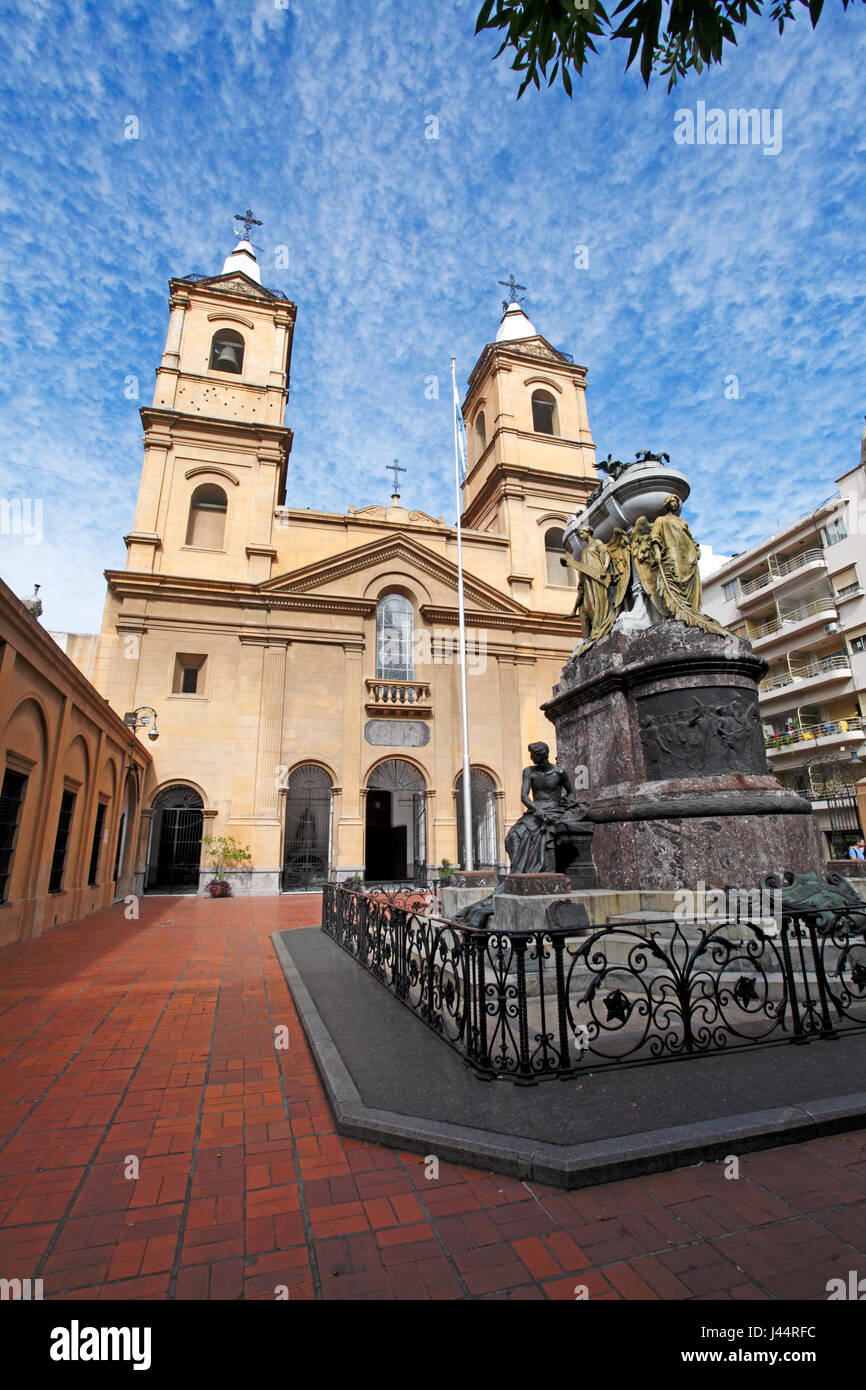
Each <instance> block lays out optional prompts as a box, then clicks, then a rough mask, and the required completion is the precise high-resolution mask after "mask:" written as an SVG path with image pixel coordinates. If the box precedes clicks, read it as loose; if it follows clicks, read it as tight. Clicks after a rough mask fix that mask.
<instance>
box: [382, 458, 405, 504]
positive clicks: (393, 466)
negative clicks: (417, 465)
mask: <svg viewBox="0 0 866 1390" xmlns="http://www.w3.org/2000/svg"><path fill="white" fill-rule="evenodd" d="M385 472H386V473H393V474H394V494H395V496H396V494H397V492H398V490H399V487H400V479H399V478H398V476H397V474H398V473H405V472H406V469H405V468H403V466H402V465H401V464H399V463H398V462H397V460H396V459H395V460H394V462H393V463H389V464H388V466H387V468H386V469H385Z"/></svg>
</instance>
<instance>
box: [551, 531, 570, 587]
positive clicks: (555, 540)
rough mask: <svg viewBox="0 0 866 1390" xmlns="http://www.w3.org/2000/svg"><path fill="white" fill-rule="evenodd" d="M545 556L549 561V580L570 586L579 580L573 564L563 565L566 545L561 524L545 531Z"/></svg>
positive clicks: (560, 585) (558, 584) (561, 585)
mask: <svg viewBox="0 0 866 1390" xmlns="http://www.w3.org/2000/svg"><path fill="white" fill-rule="evenodd" d="M544 558H545V561H546V563H547V582H548V584H556V585H557V586H558V587H560V588H562V587H563V586H564V587H565V588H568V587H569V586H573V585H574V584H576V582H577V574H576V572H575V571H574V570H573V569H572V568H571V565H563V564H562V560H563V559H564V558H565V546H564V544H563V531H562V528H561V527H560V526H553V527H551V529H550V530H549V531H545V533H544Z"/></svg>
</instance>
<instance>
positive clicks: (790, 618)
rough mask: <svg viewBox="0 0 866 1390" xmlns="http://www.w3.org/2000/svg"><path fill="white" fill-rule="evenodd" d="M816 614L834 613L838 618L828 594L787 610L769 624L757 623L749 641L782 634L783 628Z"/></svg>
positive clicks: (833, 603) (834, 605)
mask: <svg viewBox="0 0 866 1390" xmlns="http://www.w3.org/2000/svg"><path fill="white" fill-rule="evenodd" d="M816 613H834V614H835V615H836V617H837V618H838V616H839V615H838V613H836V604H835V602H834V601H833V599H832V598H831V596H830V595H829V594H828V595H827V597H826V598H816V599H813V600H812V602H811V603H803V604H801V605H800V606H799V608H789V609H788V611H787V612H786V613H780V614H779V616H778V618H771V619H770V620H769V622H766V623H759V624H758V625H757V627H753V628H752V630H751V632H750V633H749V640H750V641H752V642H756V641H758V640H760V638H761V637H769V636H771V635H772V633H774V632H782V631H783V629H784V628H786V627H792V626H793V624H794V623H801V622H802V621H803V619H804V618H811V617H814V615H815V614H816ZM747 630H748V624H747Z"/></svg>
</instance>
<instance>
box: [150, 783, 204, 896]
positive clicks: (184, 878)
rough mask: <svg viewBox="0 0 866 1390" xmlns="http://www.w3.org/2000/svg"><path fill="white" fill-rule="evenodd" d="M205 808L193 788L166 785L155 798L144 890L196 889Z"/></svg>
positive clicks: (178, 890)
mask: <svg viewBox="0 0 866 1390" xmlns="http://www.w3.org/2000/svg"><path fill="white" fill-rule="evenodd" d="M203 810H204V807H203V805H202V799H201V797H200V796H199V794H198V792H196V791H193V789H192V787H166V788H165V789H164V790H163V791H161V792H159V794H158V795H157V796H156V798H155V799H154V803H153V811H154V815H153V826H152V829H151V839H150V846H151V849H150V856H149V859H148V866H147V882H146V884H145V891H148V890H149V891H151V892H152V891H155V890H157V889H159V890H160V891H162V892H169V893H177V892H184V891H186V892H190V891H192V892H195V890H196V889H197V888H198V875H199V865H200V863H201V837H202V827H203V824H204V817H203V814H202V813H203Z"/></svg>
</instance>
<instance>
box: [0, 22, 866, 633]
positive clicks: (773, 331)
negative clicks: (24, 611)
mask: <svg viewBox="0 0 866 1390" xmlns="http://www.w3.org/2000/svg"><path fill="white" fill-rule="evenodd" d="M282 3H283V0H276V3H275V0H234V2H233V3H229V0H187V2H186V3H185V2H184V0H146V3H137V2H136V0H127V3H118V2H117V0H107V2H106V0H100V3H99V4H98V5H97V4H87V3H82V0H69V3H68V4H60V3H59V0H51V3H48V0H26V3H20V4H19V3H15V2H14V0H13V3H11V4H10V3H8V0H7V3H6V4H5V5H4V8H3V10H2V15H0V26H2V38H3V47H4V50H5V52H6V59H5V62H4V65H3V70H2V75H0V85H2V109H3V113H4V114H3V136H4V139H3V144H4V155H3V160H2V170H3V172H2V184H0V195H2V207H3V212H4V218H3V229H4V242H5V245H4V255H3V258H2V272H0V273H2V276H3V281H4V285H3V304H4V307H5V310H6V312H5V315H4V316H3V324H2V329H0V334H2V336H0V351H2V354H3V362H4V370H3V372H2V373H0V403H2V414H0V433H2V438H0V498H2V497H6V498H9V499H14V498H20V499H27V498H30V499H33V500H35V499H42V503H43V516H44V522H43V526H44V539H43V541H42V543H41V544H31V543H29V538H27V537H25V536H23V535H14V534H2V535H0V575H2V576H3V578H4V579H5V580H6V582H7V583H9V584H10V585H11V587H12V588H13V589H15V590H16V592H18V593H21V594H24V593H29V592H30V591H31V590H32V586H33V583H34V581H35V582H41V584H42V585H43V598H44V602H45V614H44V618H43V621H44V623H45V624H46V626H48V627H52V628H67V629H71V630H73V631H95V630H97V629H98V625H99V622H100V619H101V612H102V603H103V595H104V580H103V578H102V571H103V570H104V569H105V568H106V567H109V568H113V567H122V566H123V564H124V561H125V549H124V546H123V541H122V537H123V535H124V533H125V532H126V531H128V530H129V529H130V527H131V525H132V520H133V514H134V509H135V501H136V495H137V489H138V480H139V472H140V466H141V426H140V421H139V418H138V407H139V405H141V404H149V402H150V399H151V396H152V389H153V372H154V368H155V366H156V363H157V361H158V360H159V356H160V353H161V351H162V346H163V342H164V338H165V331H166V327H167V321H168V308H167V282H168V279H169V277H170V276H171V275H184V274H187V273H188V272H191V271H200V272H204V273H217V272H218V271H219V270H220V269H221V267H222V262H223V259H224V257H225V256H226V254H227V253H228V251H229V250H230V249H231V246H232V244H233V225H234V224H233V222H232V214H233V213H235V212H237V211H241V210H243V209H244V208H246V207H247V206H248V205H251V206H252V207H253V209H254V211H255V212H256V215H257V216H258V217H260V218H261V219H262V221H263V223H264V225H263V227H261V228H260V229H257V234H256V236H255V237H254V240H255V241H256V242H257V244H258V245H259V246H261V247H262V254H261V255H260V257H259V259H260V262H261V264H262V269H263V279H264V281H265V283H266V284H269V285H272V286H275V287H277V288H280V289H282V290H284V291H285V292H286V293H287V294H288V295H289V297H290V298H292V299H293V300H295V302H296V303H297V305H298V320H297V327H296V333H295V348H294V356H293V371H292V396H291V400H290V403H289V411H288V415H287V423H288V424H290V425H291V427H292V429H293V430H294V432H295V444H294V449H293V452H292V456H291V462H290V472H289V494H288V500H289V502H290V503H291V504H293V505H297V506H307V505H311V506H316V507H326V508H328V509H333V510H338V511H343V510H345V509H346V507H347V506H349V505H358V506H363V505H366V504H368V503H370V502H375V501H384V500H387V495H388V492H389V475H387V474H386V473H385V471H384V470H385V466H386V465H387V464H388V463H390V462H391V460H392V458H394V457H395V456H396V457H399V459H400V461H401V463H403V464H404V465H406V466H407V468H408V473H407V474H406V475H405V476H404V477H403V478H402V479H401V482H402V485H403V486H402V492H403V498H404V501H405V502H406V503H407V504H408V505H410V506H414V507H419V508H422V509H423V510H426V511H429V512H432V513H433V514H434V515H439V514H443V515H445V516H446V517H447V518H448V519H449V520H451V519H453V510H454V508H453V487H452V483H451V473H450V470H451V468H452V455H451V447H452V444H451V432H450V419H449V404H448V390H447V377H448V372H449V358H450V354H451V353H452V352H454V353H455V354H456V357H457V366H458V374H459V384H460V387H461V391H462V389H463V387H464V386H465V381H466V377H467V376H468V373H469V371H470V370H471V368H472V365H473V364H474V362H475V360H476V358H477V357H478V355H479V353H480V352H481V350H482V348H483V346H484V343H485V342H487V341H488V340H489V339H491V338H492V337H493V336H494V334H495V331H496V326H497V323H498V319H499V313H500V297H501V294H502V291H501V290H500V288H499V286H498V284H497V281H499V280H501V279H505V278H506V277H507V276H508V275H509V274H510V273H512V272H513V273H514V275H515V276H516V278H517V279H518V280H519V281H520V282H521V283H522V284H524V285H526V286H528V289H529V296H528V299H527V304H526V308H527V311H528V312H529V314H530V316H531V318H532V319H533V322H534V323H535V324H536V326H537V328H538V330H539V331H540V332H542V333H544V334H545V336H546V337H547V338H549V339H550V341H551V342H553V343H554V344H556V345H557V346H559V347H562V348H564V349H565V350H566V351H569V352H571V353H573V354H574V356H575V358H576V360H577V361H578V362H581V363H584V364H585V365H586V366H587V367H588V368H589V378H588V381H589V391H588V404H589V413H590V424H591V426H592V429H593V433H594V437H595V440H596V444H597V445H598V448H599V452H600V455H601V456H602V457H603V456H605V455H606V454H608V453H612V454H613V455H614V457H620V458H631V457H632V456H633V454H634V451H635V450H636V449H639V448H644V447H647V448H653V449H656V450H661V449H664V450H666V451H667V452H668V453H669V454H670V456H671V462H672V464H673V465H674V466H675V467H678V468H680V469H682V471H684V472H685V473H686V474H687V475H688V476H689V478H690V480H691V483H692V498H691V500H690V503H689V508H688V516H689V519H690V522H691V525H692V530H693V531H694V533H695V534H696V536H697V537H698V538H699V539H700V540H701V541H702V543H703V544H704V545H705V546H711V547H712V549H713V550H714V551H715V552H716V553H718V554H729V553H731V552H732V551H736V550H739V549H742V548H743V546H744V545H746V544H747V543H749V542H750V541H754V540H756V539H758V538H760V537H761V536H763V535H765V534H768V533H770V532H772V531H774V530H776V529H777V528H778V526H779V525H780V524H781V523H783V522H784V521H786V520H787V519H789V518H791V517H793V516H796V515H798V514H799V513H801V512H804V511H806V510H808V509H809V508H810V507H811V506H813V505H815V504H817V503H818V502H819V501H821V500H822V499H823V498H824V497H826V496H827V495H829V494H830V493H832V492H833V490H834V479H835V478H836V477H837V476H838V475H839V474H840V473H841V472H843V471H844V470H845V469H846V468H850V467H853V466H854V465H855V464H856V462H857V459H858V457H859V440H860V434H861V430H862V425H863V416H864V412H866V382H864V338H866V333H864V330H866V266H864V259H866V249H864V248H866V197H864V187H866V179H864V150H866V103H864V100H863V73H864V71H866V14H864V11H863V7H862V6H861V5H855V6H853V7H852V8H851V9H850V10H849V11H848V13H843V12H842V10H841V6H840V5H839V4H838V2H837V0H833V2H832V3H831V4H830V5H829V6H828V7H827V9H826V10H825V14H824V16H823V17H822V19H821V21H820V23H819V25H818V28H817V30H816V31H815V33H814V34H813V33H812V31H811V28H810V26H809V24H808V21H807V20H805V19H803V20H801V21H798V22H797V23H796V24H795V25H794V26H792V28H791V29H790V30H789V31H787V32H786V34H785V35H784V36H783V37H782V38H781V39H779V38H777V36H776V33H775V30H774V28H773V26H772V24H771V22H770V20H769V19H766V20H761V21H757V22H754V21H752V22H751V23H750V25H749V31H750V32H748V33H747V35H746V37H745V38H744V39H743V40H742V41H741V43H740V47H739V48H738V50H736V51H735V52H733V53H732V55H731V56H730V57H728V58H727V59H726V61H725V63H724V66H723V67H722V68H720V69H718V68H717V69H714V70H712V71H711V72H709V73H706V74H704V75H702V76H694V75H693V76H691V77H689V79H688V80H686V81H685V82H684V83H681V85H680V86H679V87H678V88H677V89H676V90H675V91H674V92H673V93H672V94H670V95H668V94H667V93H666V91H665V84H664V82H663V81H662V82H658V83H654V84H653V87H652V88H651V90H650V92H649V93H647V92H646V91H645V89H644V87H643V84H642V82H641V80H640V78H639V76H638V75H637V73H636V71H632V72H629V73H627V74H626V73H624V72H623V66H624V61H625V52H626V46H625V45H622V44H620V45H615V46H614V45H605V46H604V47H603V50H602V52H601V53H600V54H599V55H598V57H597V58H595V59H593V60H592V61H591V63H590V65H589V71H588V73H587V75H586V77H585V78H584V79H582V80H581V81H580V82H579V83H577V84H576V95H575V98H574V100H572V101H569V100H568V98H567V97H565V95H564V94H563V93H562V90H561V89H560V88H556V89H553V90H542V91H541V92H540V93H539V92H534V91H533V92H531V93H527V94H526V95H525V96H524V97H523V98H522V99H521V101H520V102H517V101H516V100H515V98H516V93H517V87H518V84H519V78H518V76H517V75H516V74H515V73H513V72H511V70H510V68H509V66H508V63H507V61H505V60H504V58H503V59H499V60H498V61H497V62H495V63H492V62H491V58H492V55H493V53H494V52H495V50H496V47H497V46H498V45H497V41H496V39H495V38H494V37H493V36H492V35H485V36H480V37H478V38H475V37H474V36H473V29H474V20H475V14H476V12H477V9H478V4H479V0H438V3H436V4H435V5H433V4H424V5H419V4H418V3H417V0H286V3H287V8H279V7H278V6H279V5H280V4H282ZM699 100H702V101H705V102H706V103H707V105H708V106H718V107H721V108H724V109H728V108H730V107H757V108H768V109H776V108H779V109H781V111H782V148H781V152H780V153H779V154H778V155H777V156H771V155H770V156H768V155H764V154H763V152H762V149H761V147H760V146H753V145H748V146H738V145H734V146H710V145H697V144H695V145H692V146H685V145H679V144H677V143H676V142H675V140H674V129H675V112H676V111H677V110H678V109H681V108H685V107H689V108H691V109H695V107H696V103H697V102H698V101H699ZM130 115H133V116H135V117H136V118H137V120H138V122H139V138H138V139H136V140H130V139H126V138H124V128H125V121H126V118H127V117H128V116H130ZM431 116H433V117H435V118H436V120H437V121H438V139H436V140H432V139H428V138H426V135H427V131H428V130H430V128H431V126H430V122H429V120H428V118H429V117H431ZM280 246H286V247H288V255H289V264H288V267H287V268H285V269H283V268H276V254H277V253H276V250H275V248H278V247H280ZM579 246H585V247H586V248H587V250H588V259H589V265H588V267H586V268H579V267H577V266H576V265H575V259H576V256H575V248H577V247H579ZM129 375H135V376H137V377H138V378H139V379H140V382H141V387H140V399H139V400H135V399H128V398H127V396H126V395H125V392H124V384H125V381H126V378H127V377H128V376H129ZM431 375H438V376H439V378H440V384H441V394H440V398H439V399H438V400H428V399H426V398H425V384H426V382H427V379H428V378H429V377H430V376H431ZM732 375H735V376H736V377H737V378H738V389H739V398H738V399H730V398H726V379H727V378H729V377H730V376H732Z"/></svg>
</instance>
